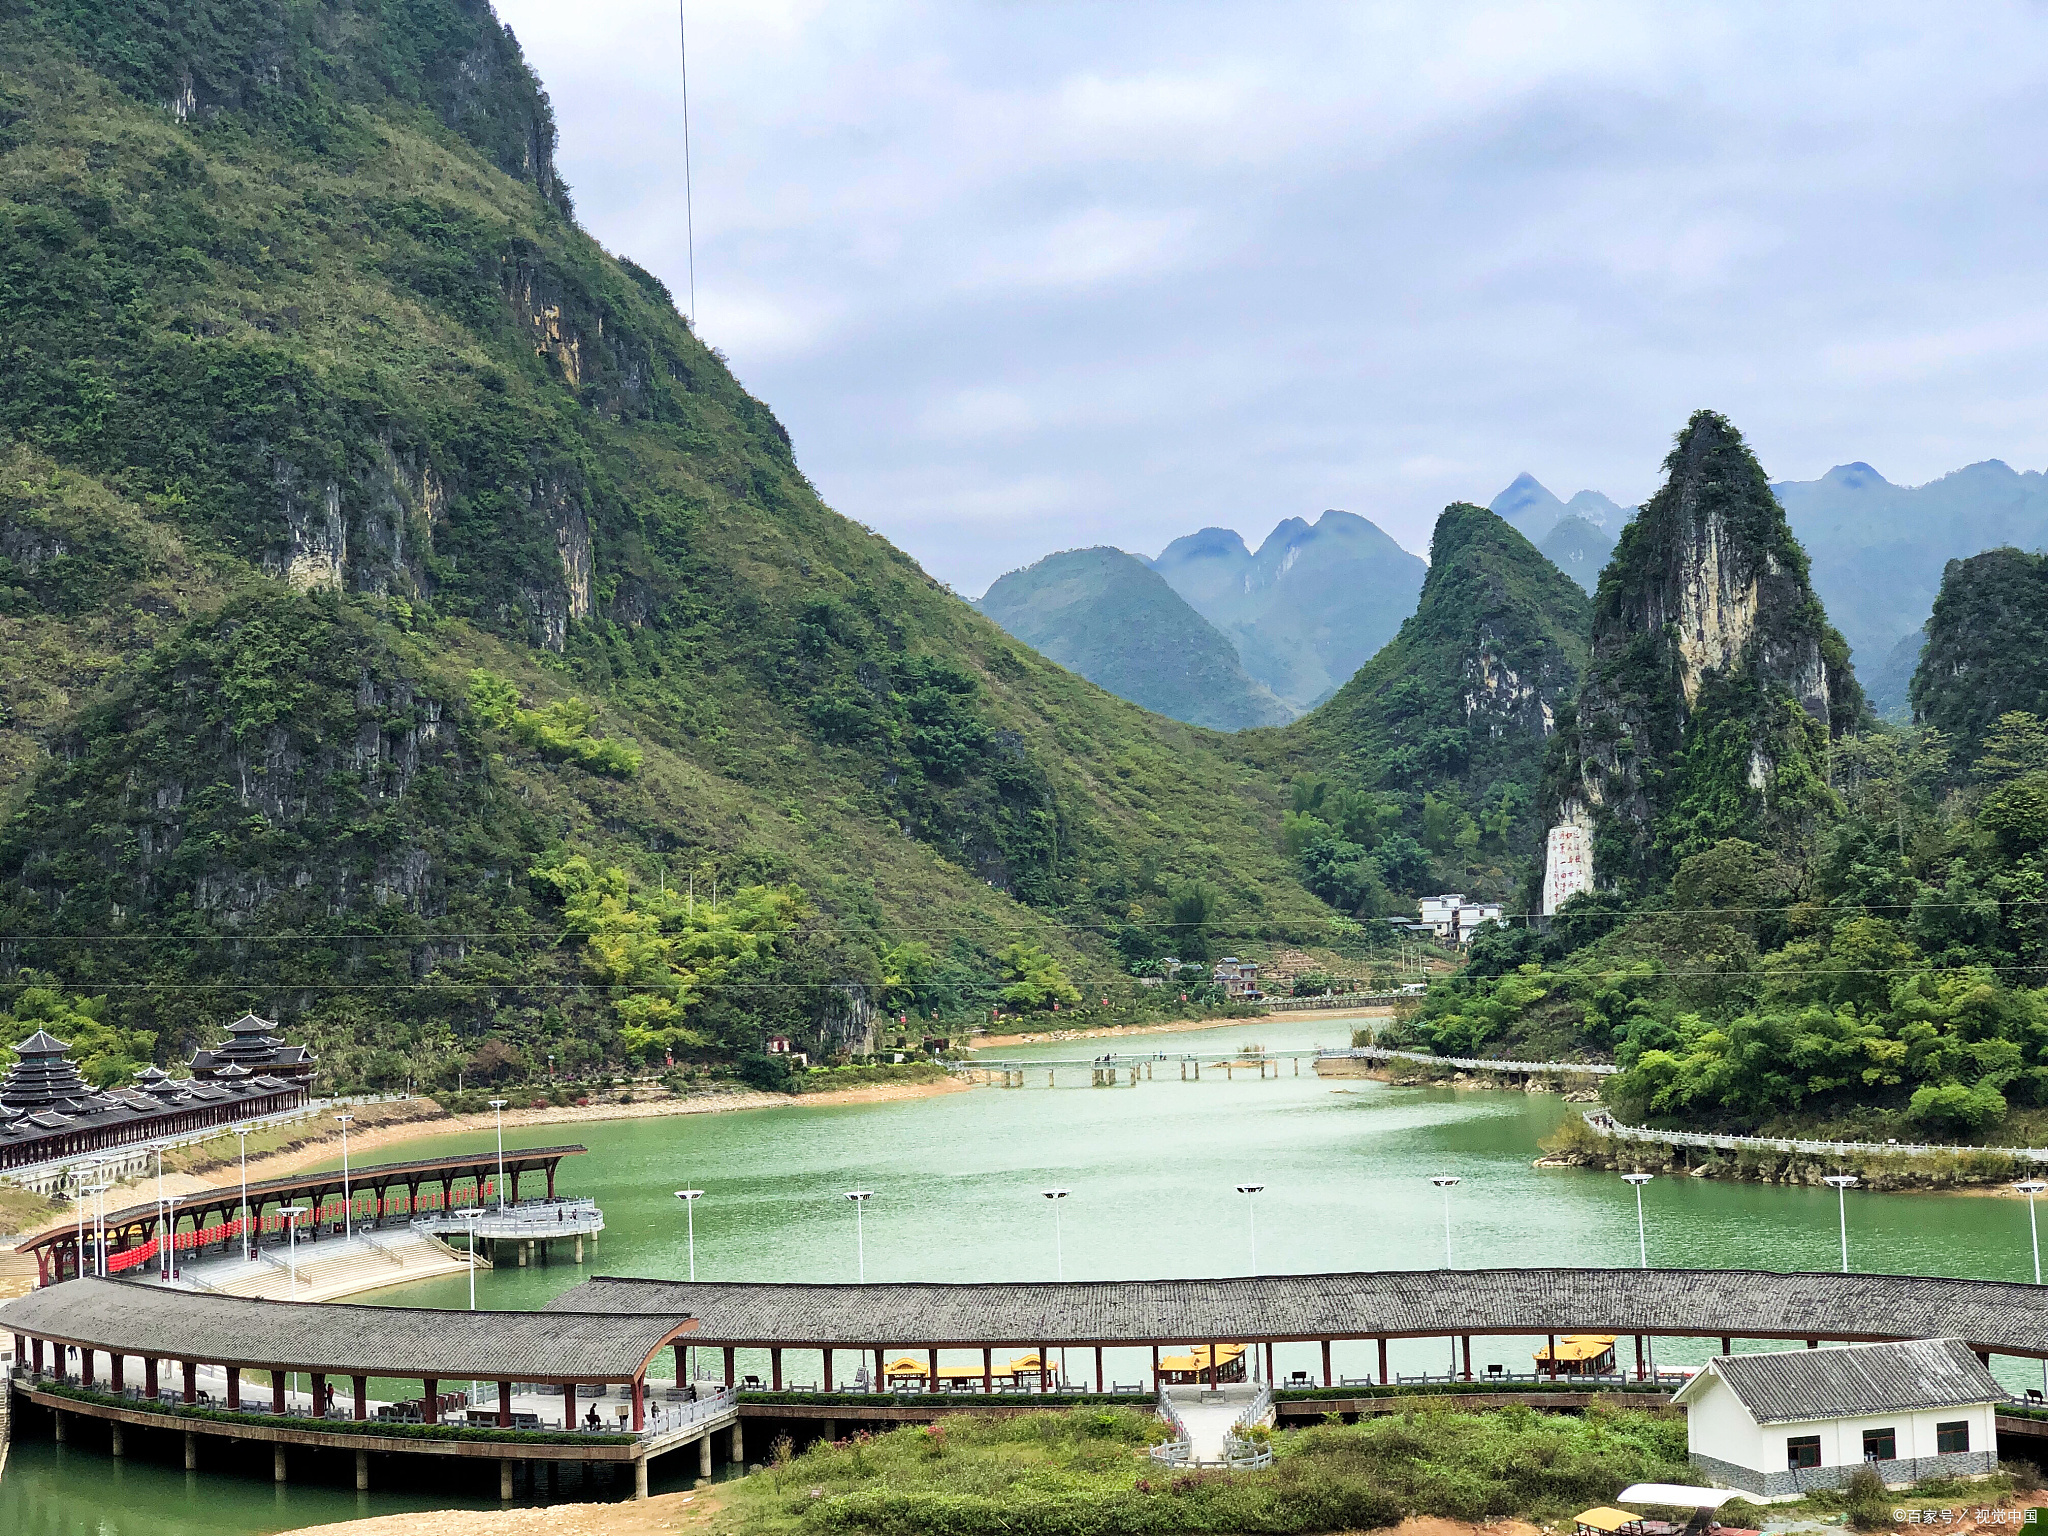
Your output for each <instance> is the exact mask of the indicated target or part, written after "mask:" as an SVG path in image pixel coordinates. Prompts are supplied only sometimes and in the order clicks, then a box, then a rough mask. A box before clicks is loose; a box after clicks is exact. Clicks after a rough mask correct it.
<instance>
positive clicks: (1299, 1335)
mask: <svg viewBox="0 0 2048 1536" xmlns="http://www.w3.org/2000/svg"><path fill="white" fill-rule="evenodd" d="M2041 1296H2042V1293H2041V1291H2040V1289H2039V1288H2038V1287H2036V1286H2031V1285H2022V1284H2017V1283H2012V1282H2006V1281H1994V1280H1940V1279H1929V1278H1924V1277H1920V1276H1914V1275H1840V1274H1833V1273H1824V1274H1773V1273H1768V1272H1764V1271H1757V1270H1672V1269H1651V1270H1639V1269H1494V1270H1463V1269H1461V1270H1427V1269H1424V1270H1382V1271H1365V1272H1354V1273H1344V1274H1326V1275H1262V1276H1254V1277H1247V1278H1243V1279H1217V1280H1140V1281H1128V1282H1117V1281H1071V1280H1070V1281H1067V1282H1065V1283H1064V1284H1057V1283H1052V1282H1045V1283H1039V1284H1015V1285H746V1284H738V1283H731V1284H727V1283H720V1282H713V1281H700V1282H698V1283H696V1284H694V1285H693V1284H691V1283H690V1282H688V1281H681V1280H635V1279H614V1278H600V1279H594V1280H588V1281H586V1282H584V1283H583V1284H582V1285H579V1286H577V1287H576V1288H575V1289H573V1290H571V1291H569V1292H567V1293H566V1294H564V1295H563V1296H562V1297H561V1298H559V1299H558V1300H557V1301H556V1302H555V1303H554V1305H556V1306H560V1307H564V1308H568V1309H572V1310H580V1311H594V1312H671V1311H672V1312H676V1313H683V1312H688V1313H691V1314H693V1315H694V1316H696V1317H697V1318H698V1320H699V1328H698V1331H697V1333H696V1335H695V1339H694V1342H696V1343H700V1344H771V1343H781V1344H796V1343H799V1342H801V1343H804V1344H809V1345H824V1344H831V1345H835V1346H840V1345H843V1346H846V1347H861V1346H865V1347H873V1346H874V1345H877V1344H883V1345H896V1344H904V1345H941V1346H946V1345H983V1344H989V1345H994V1344H1092V1343H1104V1344H1109V1343H1119V1342H1124V1341H1132V1342H1144V1341H1151V1340H1160V1341H1166V1340H1189V1341H1201V1340H1206V1339H1227V1340H1230V1341H1232V1342H1249V1341H1252V1340H1266V1339H1276V1340H1283V1339H1342V1338H1372V1337H1375V1336H1380V1335H1386V1336H1394V1337H1400V1336H1408V1337H1434V1336H1441V1335H1449V1334H1459V1333H1482V1334H1483V1333H1501V1334H1525V1335H1526V1334H1543V1333H1549V1332H1553V1331H1554V1332H1557V1333H1615V1334H1621V1333H1638V1332H1641V1333H1660V1334H1694V1335H1698V1336H1702V1337H1707V1338H1713V1337H1716V1336H1719V1335H1722V1334H1729V1335H1736V1336H1740V1337H1742V1338H1790V1339H1798V1338H1806V1337H1814V1336H1818V1337H1828V1338H1855V1339H1916V1338H1946V1337H1952V1336H1959V1337H1962V1338H1965V1339H1967V1340H1969V1341H1970V1342H1971V1343H1972V1344H1974V1345H1976V1346H1978V1347H1979V1348H1986V1349H1995V1350H2009V1351H2011V1352H2013V1353H2016V1354H2034V1355H2048V1308H2044V1307H2043V1306H2042V1305H2041Z"/></svg>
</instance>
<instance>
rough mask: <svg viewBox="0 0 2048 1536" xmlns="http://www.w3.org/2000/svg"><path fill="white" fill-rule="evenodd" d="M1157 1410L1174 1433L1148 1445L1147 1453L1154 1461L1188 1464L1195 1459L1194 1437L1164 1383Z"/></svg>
mask: <svg viewBox="0 0 2048 1536" xmlns="http://www.w3.org/2000/svg"><path fill="white" fill-rule="evenodd" d="M1155 1411H1156V1412H1157V1413H1158V1415H1159V1417H1160V1418H1162V1419H1164V1420H1165V1421H1166V1427H1167V1428H1168V1429H1169V1430H1171V1431H1172V1432H1173V1433H1172V1436H1171V1437H1170V1438H1169V1439H1166V1440H1163V1441H1161V1442H1160V1443H1159V1444H1158V1445H1154V1446H1149V1447H1147V1448H1146V1452H1145V1454H1146V1455H1148V1456H1150V1457H1151V1458H1152V1459H1153V1460H1154V1461H1158V1462H1164V1463H1165V1464H1166V1465H1167V1466H1170V1467H1179V1466H1185V1465H1187V1463H1188V1462H1190V1461H1192V1460H1193V1459H1194V1455H1195V1442H1194V1437H1193V1436H1192V1435H1190V1434H1189V1433H1188V1427H1187V1425H1186V1424H1185V1423H1184V1422H1182V1420H1181V1416H1180V1410H1179V1409H1178V1408H1176V1407H1174V1406H1173V1399H1172V1398H1171V1397H1169V1396H1167V1393H1166V1388H1165V1387H1164V1386H1163V1385H1162V1386H1161V1387H1160V1388H1159V1396H1158V1401H1157V1403H1156V1405H1155Z"/></svg>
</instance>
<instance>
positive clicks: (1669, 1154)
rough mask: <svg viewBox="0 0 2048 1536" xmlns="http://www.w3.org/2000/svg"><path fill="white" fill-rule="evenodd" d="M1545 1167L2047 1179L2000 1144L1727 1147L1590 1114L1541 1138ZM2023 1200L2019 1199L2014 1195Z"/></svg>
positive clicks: (1912, 1179)
mask: <svg viewBox="0 0 2048 1536" xmlns="http://www.w3.org/2000/svg"><path fill="white" fill-rule="evenodd" d="M1538 1146H1539V1147H1541V1149H1542V1151H1543V1156H1541V1157H1540V1158H1538V1159H1537V1160H1536V1166H1537V1167H1539V1168H1593V1169H1600V1170H1604V1171H1610V1172H1628V1173H1663V1174H1669V1175H1672V1176H1676V1177H1684V1178H1693V1179H1721V1180H1726V1181H1728V1182H1730V1183H1746V1184H1790V1185H1808V1186H1812V1187H1815V1188H1818V1187H1819V1186H1820V1184H1821V1183H1822V1181H1823V1180H1824V1179H1825V1178H1826V1177H1827V1176H1828V1175H1829V1174H1836V1173H1853V1174H1854V1175H1856V1178H1857V1181H1858V1183H1859V1184H1860V1185H1861V1186H1862V1187H1863V1188H1865V1189H1868V1190H1876V1191H1886V1190H1897V1191H1920V1192H1926V1193H1933V1194H1943V1193H1947V1194H1973V1195H2010V1194H2011V1193H2012V1191H2011V1188H2010V1186H2011V1185H2012V1184H2013V1182H2014V1181H2015V1180H2018V1179H2021V1178H2030V1177H2039V1174H2040V1169H2039V1167H2038V1165H2037V1164H2035V1163H2033V1162H2032V1161H2029V1160H2026V1159H2023V1158H2020V1157H2016V1156H2013V1155H2010V1154H2008V1153H2005V1152H2002V1151H2000V1150H1998V1149H1997V1148H1995V1147H1971V1148H1958V1149H1957V1150H1955V1151H1953V1152H1947V1151H1942V1150H1938V1149H1937V1150H1933V1151H1928V1152H1867V1151H1856V1150H1844V1151H1842V1152H1840V1153H1822V1152H1805V1151H1797V1152H1786V1151H1772V1150H1770V1149H1767V1148H1761V1147H1742V1148H1739V1149H1736V1150H1732V1151H1727V1150H1721V1149H1717V1148H1708V1147H1693V1146H1685V1145H1679V1144H1674V1143H1672V1142H1665V1141H1654V1140H1637V1139H1628V1140H1623V1139H1621V1138H1619V1137H1615V1136H1602V1135H1601V1134H1600V1133H1599V1132H1598V1131H1595V1130H1594V1129H1593V1128H1592V1127H1591V1126H1590V1125H1588V1124H1586V1122H1585V1119H1584V1117H1583V1116H1580V1115H1573V1116H1572V1117H1571V1118H1570V1119H1568V1120H1566V1121H1565V1122H1564V1123H1563V1124H1562V1125H1560V1126H1559V1127H1558V1128H1557V1129H1556V1130H1555V1131H1553V1132H1552V1133H1551V1134H1550V1135H1548V1136H1545V1137H1544V1138H1543V1139H1542V1140H1541V1141H1540V1142H1539V1143H1538ZM2013 1198H2015V1199H2017V1198H2018V1197H2017V1196H2013Z"/></svg>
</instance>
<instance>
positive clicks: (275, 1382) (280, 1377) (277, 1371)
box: [270, 1365, 284, 1417]
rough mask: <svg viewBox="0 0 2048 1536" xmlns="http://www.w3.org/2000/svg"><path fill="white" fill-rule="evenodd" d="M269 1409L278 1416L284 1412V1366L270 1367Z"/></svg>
mask: <svg viewBox="0 0 2048 1536" xmlns="http://www.w3.org/2000/svg"><path fill="white" fill-rule="evenodd" d="M270 1411H271V1412H272V1413H274V1414H277V1415H279V1416H280V1417H282V1416H283V1414H284V1367H283V1366H281V1365H273V1366H272V1367H271V1368H270Z"/></svg>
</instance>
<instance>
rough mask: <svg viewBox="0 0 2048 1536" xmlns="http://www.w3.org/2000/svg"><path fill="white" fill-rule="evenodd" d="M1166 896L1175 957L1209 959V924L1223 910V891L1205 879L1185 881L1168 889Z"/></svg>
mask: <svg viewBox="0 0 2048 1536" xmlns="http://www.w3.org/2000/svg"><path fill="white" fill-rule="evenodd" d="M1166 899H1167V904H1168V911H1169V912H1170V914H1171V919H1172V924H1173V926H1172V928H1171V930H1170V931H1171V933H1172V934H1173V942H1174V946H1175V950H1176V953H1177V955H1178V958H1180V959H1182V960H1206V959H1208V958H1209V924H1210V923H1211V922H1213V921H1214V920H1215V918H1216V914H1217V913H1218V912H1219V911H1220V910H1221V909H1222V906H1223V896H1222V893H1221V892H1219V891H1218V890H1217V889H1216V887H1215V886H1213V885H1210V884H1209V883H1208V882H1207V881H1205V880H1188V881H1184V882H1182V883H1180V884H1177V885H1175V886H1173V887H1172V888H1171V889H1170V890H1168V892H1167V895H1166Z"/></svg>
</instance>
